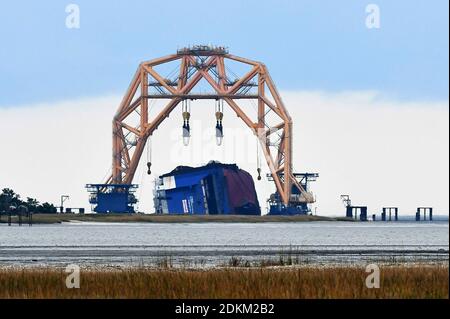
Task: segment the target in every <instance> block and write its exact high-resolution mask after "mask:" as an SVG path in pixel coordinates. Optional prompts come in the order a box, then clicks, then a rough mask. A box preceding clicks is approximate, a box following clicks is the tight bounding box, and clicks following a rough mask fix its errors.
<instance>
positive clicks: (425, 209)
mask: <svg viewBox="0 0 450 319" xmlns="http://www.w3.org/2000/svg"><path fill="white" fill-rule="evenodd" d="M421 213H423V220H427V213H428V219H429V220H430V221H432V220H433V207H417V211H416V221H420V215H421Z"/></svg>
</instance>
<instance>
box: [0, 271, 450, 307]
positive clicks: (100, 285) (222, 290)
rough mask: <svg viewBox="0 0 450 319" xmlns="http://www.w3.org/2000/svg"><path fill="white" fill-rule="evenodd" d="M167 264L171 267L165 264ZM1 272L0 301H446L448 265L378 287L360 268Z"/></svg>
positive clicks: (401, 275)
mask: <svg viewBox="0 0 450 319" xmlns="http://www.w3.org/2000/svg"><path fill="white" fill-rule="evenodd" d="M167 266H169V265H167ZM66 275H67V274H66V273H65V272H64V271H63V270H52V269H24V270H6V269H3V270H0V298H172V299H174V298H448V288H449V287H448V277H449V276H448V275H449V274H448V266H416V267H386V268H381V288H380V289H368V288H366V286H365V278H366V276H367V273H366V272H365V269H364V268H343V267H341V268H312V267H311V268H293V269H292V268H288V269H286V268H245V269H243V268H240V269H232V268H225V269H214V270H186V269H184V270H183V269H181V270H180V269H171V268H170V267H167V268H166V269H158V270H154V269H153V270H151V269H136V268H135V269H128V270H110V271H89V270H85V271H82V272H81V278H80V283H81V287H80V289H68V288H66V286H65V278H66Z"/></svg>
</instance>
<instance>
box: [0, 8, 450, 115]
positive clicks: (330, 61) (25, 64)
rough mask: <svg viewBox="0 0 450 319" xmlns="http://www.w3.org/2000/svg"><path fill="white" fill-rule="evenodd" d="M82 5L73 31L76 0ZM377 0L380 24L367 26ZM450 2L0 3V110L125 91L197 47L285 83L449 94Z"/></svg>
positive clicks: (413, 96) (422, 96) (426, 96)
mask: <svg viewBox="0 0 450 319" xmlns="http://www.w3.org/2000/svg"><path fill="white" fill-rule="evenodd" d="M69 3H76V4H78V5H79V7H80V11H81V12H80V13H81V16H80V18H81V28H80V29H67V28H66V26H65V19H66V16H67V13H66V12H65V7H66V5H68V4H69ZM369 3H376V4H377V5H379V7H380V10H381V28H380V29H367V28H366V26H365V19H366V15H367V14H366V12H365V7H366V5H367V4H369ZM448 6H449V3H448V1H447V0H432V1H403V0H396V1H392V0H391V1H382V0H371V1H370V0H367V1H362V0H354V1H326V0H321V1H317V0H304V1H294V0H293V1H288V0H281V1H280V0H278V1H275V0H271V1H261V0H258V1H256V0H250V1H237V0H228V1H220V2H219V1H211V0H209V1H207V0H199V1H138V0H135V1H133V0H130V1H84V0H73V1H46V2H45V4H43V3H42V2H37V1H21V0H17V1H9V2H3V3H2V4H1V5H0V39H1V44H0V107H2V106H3V107H4V106H15V105H23V104H30V103H39V102H51V101H58V100H66V99H72V98H79V97H89V96H101V95H105V94H111V93H112V94H122V93H123V92H124V91H125V89H126V87H127V86H128V83H129V81H130V79H131V76H132V74H133V73H134V71H135V69H136V67H137V64H138V63H139V62H140V61H142V60H147V59H150V58H153V57H158V56H161V55H166V54H170V53H173V52H174V51H175V50H176V49H177V47H179V46H184V45H187V44H202V43H213V44H219V45H225V46H227V47H229V48H230V51H231V52H232V53H233V54H236V55H241V56H245V57H249V58H252V59H255V60H260V61H263V62H265V63H266V65H267V66H268V67H269V69H270V71H271V73H272V76H273V77H274V79H275V81H276V83H277V85H278V86H279V88H280V89H281V90H321V91H331V92H339V91H348V90H377V91H380V92H383V93H384V94H386V95H387V96H392V97H395V98H397V99H402V100H407V101H417V100H424V101H427V100H448V85H449V80H448V78H449V73H448V72H449V64H448V63H449V62H448V61H449V43H448V37H449V34H448V32H449V29H448V28H449V25H448V21H449V20H448V18H449V17H448V14H449V13H448V11H449V8H448Z"/></svg>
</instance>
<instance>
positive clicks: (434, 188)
mask: <svg viewBox="0 0 450 319" xmlns="http://www.w3.org/2000/svg"><path fill="white" fill-rule="evenodd" d="M282 96H283V97H284V102H285V104H286V106H287V108H288V109H289V112H290V114H291V116H292V118H293V121H294V167H295V169H296V170H297V171H299V172H300V171H301V172H304V171H309V172H319V173H320V178H319V180H318V181H317V182H316V183H315V184H314V186H313V190H314V192H315V193H316V194H317V198H318V202H317V205H316V206H317V207H318V212H319V214H326V215H342V214H343V206H342V203H341V202H340V199H339V195H340V194H344V193H346V194H350V195H351V197H352V199H353V202H354V203H356V204H361V205H363V204H364V205H368V206H369V210H370V211H371V213H372V212H374V213H375V212H376V213H378V212H379V211H380V209H381V207H382V206H390V205H395V206H399V207H400V213H402V212H404V213H405V214H406V212H408V213H412V212H413V211H414V210H415V207H417V206H421V205H430V206H434V207H435V208H436V211H437V213H441V214H447V213H448V205H449V201H448V191H449V169H448V165H449V139H448V133H449V122H448V115H449V114H448V101H444V102H429V103H427V102H420V103H419V102H418V103H409V102H408V103H406V102H399V101H394V100H389V99H386V98H383V97H382V96H380V95H379V94H377V93H376V92H344V93H339V94H332V93H326V92H284V93H282ZM120 99H121V97H120V96H106V97H100V98H88V99H80V100H76V101H68V102H60V103H50V104H39V105H29V106H21V107H15V108H6V109H0V137H1V141H0V146H1V153H0V154H1V155H0V187H11V188H13V189H15V190H16V191H17V192H19V193H20V194H23V195H25V196H26V195H28V196H33V197H37V198H38V199H40V200H42V201H47V200H48V201H51V202H54V203H55V204H57V203H58V202H59V196H60V195H61V194H68V195H70V196H71V199H70V201H69V202H67V204H68V205H69V206H71V207H88V204H87V193H86V191H85V189H84V185H85V184H86V183H95V182H102V180H103V179H104V178H105V176H106V173H107V171H108V168H109V167H110V165H111V120H112V116H113V114H114V113H115V111H116V108H117V105H118V104H119V102H120ZM214 125H215V119H214V103H213V102H198V103H194V104H193V105H192V126H193V132H192V141H191V142H192V143H191V147H190V148H187V149H186V148H182V146H181V139H180V138H179V135H180V132H181V116H180V114H178V113H177V112H175V115H173V116H171V118H170V119H169V120H168V121H167V122H166V123H165V124H164V125H161V127H160V128H159V129H158V131H157V133H156V134H155V137H154V138H153V142H152V163H153V171H154V174H153V175H152V176H151V177H150V178H149V177H147V176H146V175H145V171H144V170H143V168H142V167H140V168H139V169H138V172H137V174H136V176H135V182H136V183H141V184H142V187H141V188H140V191H139V196H140V199H141V204H140V209H141V210H145V211H146V212H150V211H152V210H153V207H152V179H153V178H154V176H156V175H157V174H160V173H165V172H167V171H170V170H171V169H173V168H174V167H175V166H176V165H180V164H183V165H200V164H203V163H205V162H207V161H208V160H209V159H217V160H221V161H223V162H234V161H236V162H237V164H238V165H239V166H240V167H241V168H243V169H246V170H248V171H249V172H251V173H252V174H253V175H255V172H256V154H255V153H256V151H255V147H256V141H255V142H253V141H254V138H253V137H252V136H251V134H250V133H249V131H246V130H245V128H244V126H243V125H244V124H243V123H242V122H240V121H239V120H237V118H236V117H235V116H232V114H231V112H230V111H227V112H226V113H225V118H224V127H225V139H224V146H223V147H221V148H218V147H216V146H215V145H214V137H213V134H214V133H213V132H214V131H213V130H212V128H213V127H214ZM239 128H240V129H239ZM169 145H170V146H169ZM199 152H200V153H202V154H203V155H198V154H199ZM143 157H144V158H143V159H142V161H143V162H145V161H146V158H145V157H146V156H145V155H144V156H143ZM210 157H211V158H210ZM263 169H264V170H265V172H267V169H266V168H265V167H264V166H263ZM255 183H256V185H257V191H258V195H259V200H260V203H261V204H262V205H263V206H265V199H266V198H267V196H268V195H269V194H270V192H271V191H272V189H273V185H271V184H270V183H269V182H268V181H261V182H257V181H255Z"/></svg>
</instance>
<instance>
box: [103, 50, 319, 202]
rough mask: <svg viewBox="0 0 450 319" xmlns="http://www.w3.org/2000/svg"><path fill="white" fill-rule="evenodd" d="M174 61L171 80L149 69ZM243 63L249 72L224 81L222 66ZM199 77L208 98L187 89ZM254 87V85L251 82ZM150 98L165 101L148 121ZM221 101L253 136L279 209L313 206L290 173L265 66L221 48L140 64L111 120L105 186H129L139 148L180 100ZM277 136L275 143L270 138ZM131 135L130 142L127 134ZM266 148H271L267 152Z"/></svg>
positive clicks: (288, 146) (279, 108) (285, 121)
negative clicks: (135, 118)
mask: <svg viewBox="0 0 450 319" xmlns="http://www.w3.org/2000/svg"><path fill="white" fill-rule="evenodd" d="M175 60H179V62H180V66H179V73H178V76H177V77H176V80H170V79H166V78H164V77H162V76H161V75H160V74H158V72H157V71H156V70H155V67H156V66H158V65H161V64H165V63H169V62H172V61H175ZM229 60H233V61H234V62H233V63H243V64H245V65H247V67H248V68H250V71H248V73H246V74H245V75H244V76H242V77H241V78H239V79H236V80H232V81H231V80H230V79H229V77H228V76H227V71H226V70H227V68H226V63H227V61H229ZM202 79H205V80H206V81H207V82H208V83H209V84H210V86H211V87H212V88H213V89H214V92H212V93H211V94H194V93H192V90H193V88H194V87H195V86H196V85H197V84H198V83H199V82H200V80H202ZM251 83H253V86H254V87H257V94H249V93H248V92H249V91H250V90H249V89H248V88H249V86H252V85H251ZM255 83H256V84H255ZM150 86H152V87H155V86H156V87H157V89H158V90H157V91H158V92H157V94H149V87H150ZM151 99H168V100H169V102H168V103H167V104H166V105H165V106H164V107H163V108H162V110H161V111H160V112H159V114H157V115H156V116H155V117H153V118H149V115H148V107H149V101H150V100H151ZM196 99H215V100H220V99H221V100H223V101H225V102H226V103H227V104H228V106H229V107H230V108H231V109H232V110H233V111H234V112H235V113H236V115H237V116H238V117H239V118H241V119H242V120H243V121H244V123H245V124H246V125H247V126H248V127H249V128H250V129H251V131H252V132H253V133H254V134H255V135H256V136H257V138H258V140H259V142H260V145H261V149H262V151H263V153H264V157H265V159H266V162H267V165H268V167H269V169H270V172H271V175H272V176H271V177H272V178H273V181H274V183H275V185H276V189H277V192H278V193H279V195H280V197H281V199H282V202H283V204H284V205H290V204H292V203H296V202H297V203H298V202H307V203H311V202H314V198H313V196H312V195H311V194H310V193H308V192H306V191H305V189H304V188H303V187H302V185H301V184H300V183H299V182H298V181H297V180H296V179H295V177H294V175H293V172H292V120H291V117H290V116H289V113H288V111H287V110H286V108H285V106H284V104H283V102H282V100H281V97H280V94H279V93H278V91H277V88H276V87H275V84H274V82H273V80H272V78H271V77H270V74H269V72H268V70H267V67H266V66H265V65H264V64H263V63H260V62H256V61H252V60H249V59H245V58H241V57H238V56H234V55H231V54H229V53H228V51H227V50H226V49H225V48H223V47H209V46H206V47H205V46H201V47H198V46H197V47H193V48H184V49H181V50H178V51H177V53H176V54H173V55H169V56H165V57H162V58H158V59H154V60H150V61H146V62H142V63H141V64H140V65H139V67H138V69H137V71H136V73H135V75H134V77H133V80H132V81H131V84H130V86H129V88H128V90H127V92H126V94H125V96H124V98H123V100H122V102H121V103H120V106H119V109H118V111H117V113H116V115H115V116H114V120H113V158H112V160H113V163H112V175H111V176H110V177H109V179H108V180H107V182H106V183H107V184H114V185H117V184H131V183H132V181H133V177H134V174H135V172H136V169H137V166H138V163H139V159H140V157H141V155H142V153H143V151H144V148H145V144H146V142H147V140H148V138H149V137H150V136H152V134H153V133H154V132H155V130H156V129H157V128H158V126H159V125H160V124H161V122H163V121H164V119H166V118H167V117H168V116H169V114H170V113H171V112H172V111H173V110H174V109H175V108H176V107H177V106H178V105H179V104H180V102H182V101H184V100H196ZM239 99H253V100H256V101H257V118H256V119H252V118H251V117H250V116H249V115H247V114H246V113H245V112H244V111H243V109H242V108H241V107H240V106H239V103H238V100H239ZM270 111H273V112H274V113H275V114H276V116H277V118H279V122H278V124H275V125H272V126H269V125H268V124H267V121H266V116H267V113H268V112H270ZM133 112H136V113H137V114H138V115H139V117H140V122H139V124H138V125H137V127H134V126H131V125H129V124H126V119H127V117H129V116H130V115H131V114H132V113H133ZM273 134H277V135H278V136H279V137H280V138H278V139H277V140H276V141H275V142H271V136H272V135H273ZM130 135H134V141H135V142H134V143H129V136H130ZM271 147H272V148H273V149H274V150H273V151H272V150H271ZM292 185H295V186H296V187H297V188H298V189H299V190H300V194H301V195H300V196H298V195H293V194H292Z"/></svg>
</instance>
